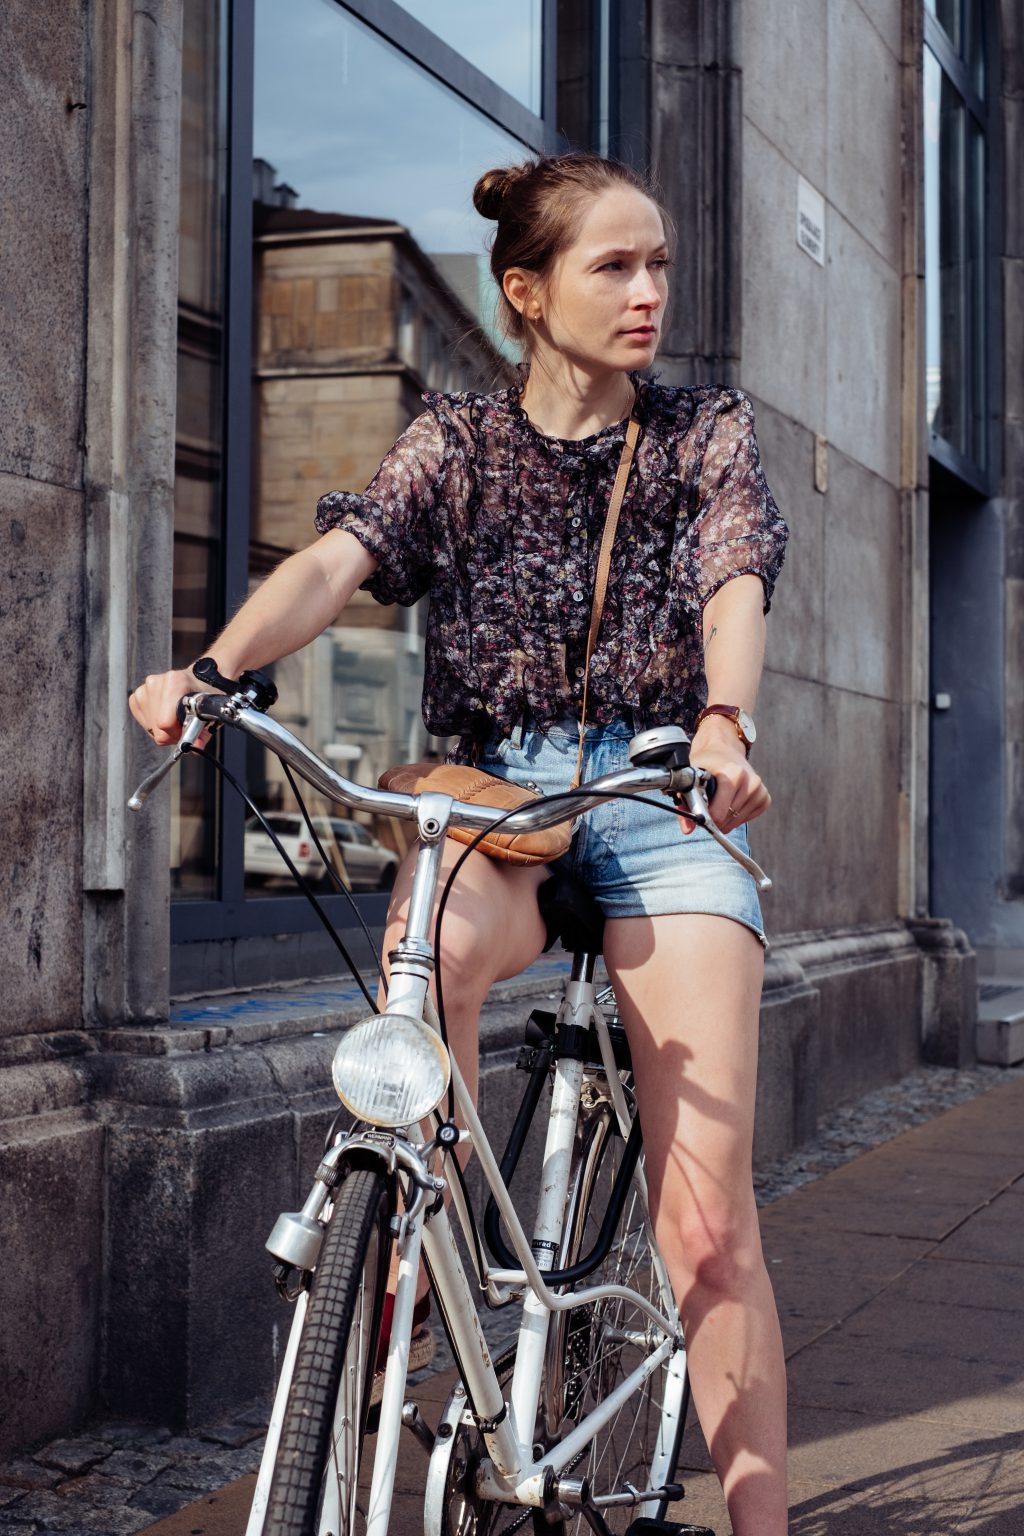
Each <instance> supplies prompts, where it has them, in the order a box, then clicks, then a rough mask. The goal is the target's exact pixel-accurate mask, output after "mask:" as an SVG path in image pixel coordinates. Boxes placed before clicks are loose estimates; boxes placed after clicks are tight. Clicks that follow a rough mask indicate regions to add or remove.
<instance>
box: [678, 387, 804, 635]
mask: <svg viewBox="0 0 1024 1536" xmlns="http://www.w3.org/2000/svg"><path fill="white" fill-rule="evenodd" d="M694 522H695V533H696V543H695V546H694V550H693V566H694V586H695V588H696V596H697V598H698V601H699V604H700V607H701V608H703V607H704V605H705V603H707V602H708V601H709V599H710V598H712V597H713V596H714V594H715V593H716V592H717V591H718V589H719V588H720V587H722V586H724V585H725V583H726V582H727V581H731V580H732V578H733V577H734V576H746V575H753V576H760V578H761V580H762V582H763V583H764V611H765V613H767V612H768V609H769V608H770V607H771V600H772V592H773V590H774V587H775V582H776V579H777V577H778V574H779V571H780V570H781V569H782V561H783V557H784V554H785V549H786V540H787V538H788V537H789V530H788V528H787V527H786V524H785V521H784V520H783V518H782V514H781V513H780V512H779V509H778V507H777V506H776V505H775V500H774V497H773V496H772V493H771V491H770V490H769V489H768V484H767V482H766V480H765V477H764V470H763V469H762V468H761V458H760V455H759V453H758V451H757V439H756V438H755V436H754V408H753V406H752V404H751V402H750V398H749V396H747V395H744V394H740V393H738V392H737V391H730V392H729V395H728V397H727V399H726V401H725V403H724V405H723V408H722V409H721V410H720V411H719V413H718V415H717V416H716V418H715V423H714V427H713V429H712V432H711V436H710V439H709V440H708V444H707V447H706V449H705V451H704V460H703V465H702V468H701V472H700V484H699V488H698V493H697V511H696V516H695V519H694Z"/></svg>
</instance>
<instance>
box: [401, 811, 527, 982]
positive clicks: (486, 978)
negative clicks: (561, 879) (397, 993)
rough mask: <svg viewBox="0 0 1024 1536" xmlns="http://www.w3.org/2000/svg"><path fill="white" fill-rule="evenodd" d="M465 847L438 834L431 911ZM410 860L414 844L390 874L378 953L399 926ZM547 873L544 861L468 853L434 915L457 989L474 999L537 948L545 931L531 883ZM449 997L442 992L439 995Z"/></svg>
mask: <svg viewBox="0 0 1024 1536" xmlns="http://www.w3.org/2000/svg"><path fill="white" fill-rule="evenodd" d="M464 852H465V848H464V846H463V845H462V844H461V843H456V842H455V841H454V840H453V839H452V838H445V841H444V848H443V850H442V856H441V877H440V879H439V881H438V887H437V897H436V898H435V906H434V911H435V914H436V911H437V902H438V901H439V900H440V897H441V893H442V892H443V890H444V886H445V881H446V880H447V878H448V876H449V874H450V873H451V871H452V868H453V867H454V865H455V863H456V862H457V860H458V859H459V858H460V857H461V855H462V854H463V853H464ZM415 863H416V850H413V851H412V852H410V853H409V854H408V855H407V856H406V858H405V859H404V860H403V862H402V865H401V867H400V868H399V871H398V874H397V876H396V879H395V887H394V890H393V892H392V896H391V903H390V906H389V908H388V923H387V932H386V935H385V953H387V952H388V951H390V950H391V949H392V948H393V947H394V945H395V944H396V943H397V942H398V940H399V939H400V938H401V937H402V934H403V932H404V931H405V922H406V916H407V914H408V910H409V896H410V893H411V890H412V877H413V871H414V868H415ZM549 874H550V870H549V869H548V868H547V866H546V865H544V864H530V865H516V864H508V863H505V862H504V861H502V860H499V859H491V858H489V857H488V856H487V855H486V854H483V853H479V852H473V853H471V854H470V855H469V856H468V858H467V859H466V861H465V863H464V864H463V866H462V868H461V869H460V871H459V873H458V875H456V877H455V882H454V884H453V886H452V889H451V893H450V895H449V897H448V901H447V904H446V906H445V911H444V916H443V918H442V921H441V964H442V966H447V967H448V970H449V971H450V972H451V973H452V978H453V980H457V981H458V983H459V986H460V987H461V988H464V989H465V988H468V989H469V991H470V992H471V993H473V994H475V995H478V997H479V1000H480V1001H482V1000H483V998H484V997H485V996H486V994H487V990H488V988H489V987H490V986H491V983H492V982H495V981H501V980H503V979H504V978H505V977H508V976H516V975H518V973H519V972H520V971H522V970H525V968H526V967H527V966H528V965H532V963H533V962H534V960H536V959H537V956H538V955H539V954H540V953H541V952H542V950H543V948H544V944H545V940H546V932H545V928H544V923H543V920H542V919H541V915H540V911H539V910H538V907H537V890H538V888H539V887H540V885H542V884H543V882H544V881H545V880H546V879H547V878H548V876H549ZM431 927H432V928H433V925H431ZM433 937H434V935H433V932H431V939H432V940H433ZM448 996H449V994H448V993H446V1001H447V1000H448Z"/></svg>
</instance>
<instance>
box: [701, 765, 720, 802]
mask: <svg viewBox="0 0 1024 1536" xmlns="http://www.w3.org/2000/svg"><path fill="white" fill-rule="evenodd" d="M717 788H718V780H717V779H716V778H715V776H714V774H713V773H709V774H708V781H707V783H706V784H705V785H704V798H705V799H706V800H707V802H708V805H710V804H711V802H712V800H713V799H714V798H715V790H716V789H717Z"/></svg>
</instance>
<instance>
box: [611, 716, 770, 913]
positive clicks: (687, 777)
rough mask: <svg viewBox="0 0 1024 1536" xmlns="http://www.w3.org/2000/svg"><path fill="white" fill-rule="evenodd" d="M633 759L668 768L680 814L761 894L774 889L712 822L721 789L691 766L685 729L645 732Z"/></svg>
mask: <svg viewBox="0 0 1024 1536" xmlns="http://www.w3.org/2000/svg"><path fill="white" fill-rule="evenodd" d="M629 760H630V762H631V763H633V764H635V765H636V766H637V767H647V766H648V765H649V764H654V763H657V764H659V765H661V766H662V767H665V768H668V769H669V770H670V772H671V775H672V777H671V780H670V782H669V786H668V792H669V794H670V795H671V796H672V798H673V799H674V800H675V802H676V805H677V806H678V807H679V809H680V812H681V813H682V814H683V815H685V816H688V817H689V818H690V820H691V821H693V822H696V824H697V826H698V827H703V828H704V830H705V832H707V833H709V835H710V836H711V837H713V838H714V840H715V842H716V843H718V845H719V846H720V847H721V848H724V849H725V851H726V853H728V854H729V855H730V857H731V858H733V859H735V860H736V863H737V864H741V865H742V866H743V868H744V869H745V870H746V871H747V873H748V875H751V876H752V877H753V879H754V881H755V882H756V884H757V888H758V890H759V891H770V890H771V888H772V882H771V878H770V876H768V875H766V874H765V872H764V870H763V869H762V868H761V866H760V864H758V863H756V862H755V860H754V859H752V858H750V856H749V854H746V853H744V852H743V850H742V849H740V848H737V847H736V844H735V843H731V842H730V841H729V839H728V838H727V837H726V835H725V833H724V832H722V831H721V829H720V828H719V827H718V826H717V825H716V823H715V822H714V820H713V819H712V816H711V807H710V801H712V800H713V799H714V798H715V790H716V789H717V787H718V786H717V783H716V781H715V778H714V776H713V775H712V774H710V773H707V772H705V770H704V769H703V768H696V767H693V766H692V765H691V763H690V738H689V737H688V736H687V734H686V732H685V731H684V730H682V729H681V728H680V727H679V726H678V725H660V726H655V728H654V729H653V730H650V731H641V732H640V734H639V735H638V736H634V737H633V740H632V741H631V742H630V744H629Z"/></svg>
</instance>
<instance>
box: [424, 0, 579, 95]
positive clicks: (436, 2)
mask: <svg viewBox="0 0 1024 1536" xmlns="http://www.w3.org/2000/svg"><path fill="white" fill-rule="evenodd" d="M553 3H554V0H553ZM399 4H400V5H401V7H402V9H403V11H408V12H409V13H410V15H412V16H415V18H416V20H417V21H421V22H422V23H423V25H424V26H425V27H429V28H430V30H431V31H432V32H436V33H437V35H438V37H440V38H441V39H442V40H443V41H444V42H446V43H447V44H448V46H449V48H454V49H455V50H456V52H457V53H461V54H462V56H463V58H465V59H468V60H469V62H470V63H471V64H475V65H476V67H477V69H479V70H480V71H481V73H483V74H485V75H489V76H490V78H491V79H492V80H493V81H495V83H496V84H498V85H500V86H501V87H502V88H503V89H504V90H506V91H508V93H509V95H510V96H514V97H515V98H516V100H517V101H521V102H522V103H523V105H524V106H527V107H529V109H530V111H531V112H536V113H537V114H538V115H539V114H540V111H541V35H542V34H541V12H542V10H543V4H542V0H502V3H501V4H500V5H481V4H480V0H399Z"/></svg>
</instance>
